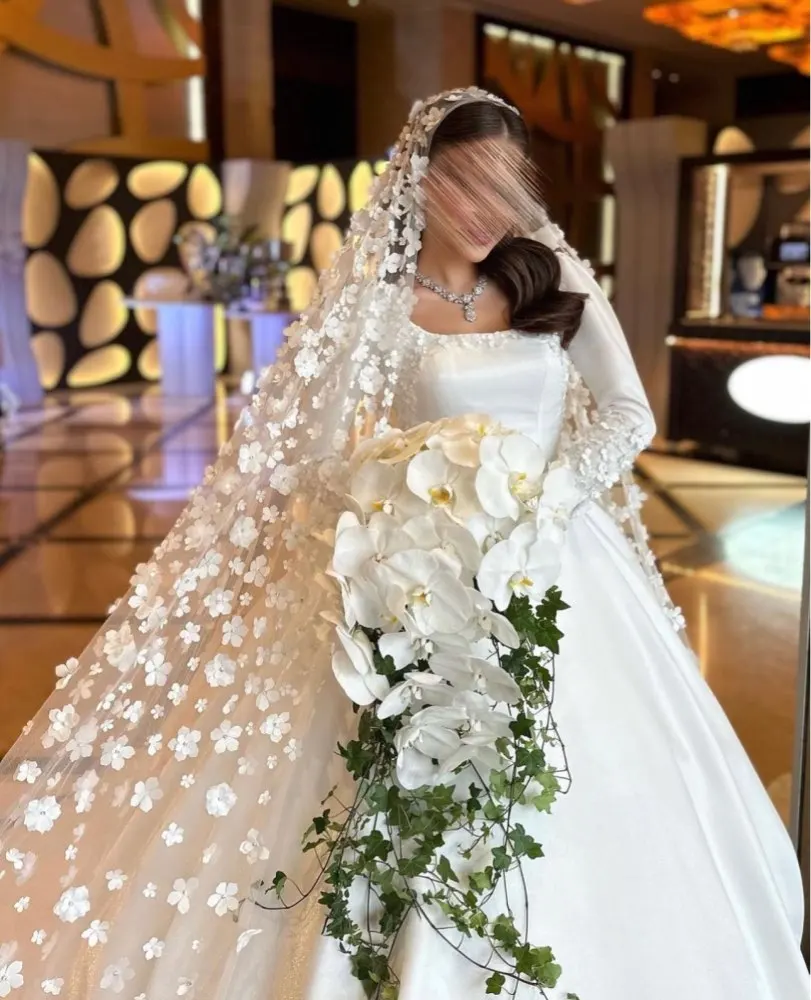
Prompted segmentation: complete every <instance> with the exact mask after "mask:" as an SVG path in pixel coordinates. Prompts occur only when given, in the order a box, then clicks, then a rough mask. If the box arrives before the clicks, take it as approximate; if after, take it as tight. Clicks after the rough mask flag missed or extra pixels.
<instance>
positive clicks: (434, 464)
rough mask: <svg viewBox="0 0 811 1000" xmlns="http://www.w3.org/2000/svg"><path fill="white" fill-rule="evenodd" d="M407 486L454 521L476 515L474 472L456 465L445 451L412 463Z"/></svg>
mask: <svg viewBox="0 0 811 1000" xmlns="http://www.w3.org/2000/svg"><path fill="white" fill-rule="evenodd" d="M406 482H407V484H408V488H409V489H410V490H411V492H412V493H413V494H414V495H415V496H417V497H419V498H420V499H421V500H422V501H424V502H425V503H427V504H430V505H431V506H432V507H437V508H440V509H441V510H444V511H447V512H448V513H449V514H451V515H452V516H454V517H458V518H460V519H464V518H466V517H469V516H470V515H471V514H474V513H475V512H476V509H477V506H478V505H477V503H476V490H475V478H474V475H473V471H472V470H471V469H468V468H465V467H464V466H461V465H456V464H454V463H453V462H451V461H450V459H448V458H446V456H445V455H444V454H443V452H441V451H438V450H428V451H421V452H420V453H419V455H415V456H414V458H412V459H411V461H410V462H409V463H408V471H407V472H406Z"/></svg>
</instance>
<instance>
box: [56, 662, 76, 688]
mask: <svg viewBox="0 0 811 1000" xmlns="http://www.w3.org/2000/svg"><path fill="white" fill-rule="evenodd" d="M78 669H79V661H78V660H77V659H76V657H75V656H72V657H71V658H70V659H69V660H65V662H64V663H60V664H59V666H58V667H57V668H56V676H57V677H58V678H59V680H58V681H57V682H56V690H57V691H61V690H62V689H63V688H66V687H67V686H68V684H70V682H71V680H72V679H73V677H74V675H75V674H76V671H77V670H78Z"/></svg>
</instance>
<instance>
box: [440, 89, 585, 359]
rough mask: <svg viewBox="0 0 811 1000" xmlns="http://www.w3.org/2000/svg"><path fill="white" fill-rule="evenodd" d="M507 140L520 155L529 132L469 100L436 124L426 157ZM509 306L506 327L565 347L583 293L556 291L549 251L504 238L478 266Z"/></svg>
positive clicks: (555, 266)
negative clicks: (554, 338) (550, 337)
mask: <svg viewBox="0 0 811 1000" xmlns="http://www.w3.org/2000/svg"><path fill="white" fill-rule="evenodd" d="M499 136H507V137H508V138H509V139H510V140H512V141H513V142H514V143H515V144H516V145H517V146H518V147H519V148H520V149H522V150H523V151H524V152H527V151H528V150H529V133H528V131H527V127H526V124H525V123H524V120H523V118H521V116H520V115H518V114H516V113H515V112H514V111H512V110H510V109H509V108H506V107H504V106H503V105H501V104H496V103H495V102H493V101H470V102H468V103H465V104H460V105H459V107H457V108H454V109H453V111H451V112H449V113H448V114H447V115H446V116H445V118H444V119H443V121H442V122H440V124H439V125H438V126H437V128H436V131H435V132H434V135H433V138H432V140H431V153H432V154H434V153H438V152H441V151H442V150H443V149H449V148H451V147H453V146H459V145H461V144H463V143H466V142H472V141H474V140H476V139H488V138H496V137H499ZM480 269H481V271H482V273H483V274H486V275H487V277H488V278H490V279H491V280H492V281H493V282H494V283H495V284H496V285H497V286H498V287H499V289H500V290H501V291H502V293H503V294H504V296H505V297H506V299H507V302H508V303H509V306H510V323H511V326H512V327H513V329H515V330H520V331H521V332H523V333H557V334H559V335H560V338H561V340H562V341H563V346H564V347H568V345H569V344H570V343H571V341H572V338H573V337H574V335H575V334H576V333H577V331H578V328H579V327H580V321H581V319H582V317H583V309H584V307H585V303H586V298H587V296H586V295H582V294H580V293H579V292H566V291H563V290H561V287H560V261H559V260H558V257H557V254H556V253H555V252H554V251H553V250H550V249H549V247H547V246H544V245H543V244H542V243H537V242H536V241H535V240H529V239H525V238H524V237H521V236H510V237H506V238H505V239H503V240H502V241H501V242H500V243H499V244H498V245H497V246H496V247H494V248H493V250H492V251H491V252H490V254H489V255H488V256H487V257H486V258H485V260H483V261H482V263H481V264H480Z"/></svg>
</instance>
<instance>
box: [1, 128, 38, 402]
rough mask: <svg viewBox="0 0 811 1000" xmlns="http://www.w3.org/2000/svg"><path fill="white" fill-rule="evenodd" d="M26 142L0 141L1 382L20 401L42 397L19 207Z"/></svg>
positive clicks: (26, 157)
mask: <svg viewBox="0 0 811 1000" xmlns="http://www.w3.org/2000/svg"><path fill="white" fill-rule="evenodd" d="M27 175H28V145H27V144H26V143H24V142H17V141H13V140H0V384H3V385H5V386H7V387H8V388H9V389H11V391H12V392H13V393H14V394H15V396H17V397H18V399H19V400H20V403H21V404H22V405H23V406H36V405H37V404H38V403H39V402H40V401H41V400H42V388H41V386H40V384H39V373H38V371H37V364H36V361H35V359H34V352H33V351H32V349H31V324H30V322H29V320H28V312H27V310H26V303H25V281H24V276H23V269H24V267H25V258H26V251H25V246H24V245H23V238H22V210H23V199H24V197H25V184H26V178H27Z"/></svg>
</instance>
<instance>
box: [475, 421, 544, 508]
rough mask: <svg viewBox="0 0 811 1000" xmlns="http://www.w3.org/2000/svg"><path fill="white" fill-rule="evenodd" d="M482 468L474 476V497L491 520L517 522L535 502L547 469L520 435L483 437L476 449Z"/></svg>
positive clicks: (536, 450)
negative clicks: (501, 519)
mask: <svg viewBox="0 0 811 1000" xmlns="http://www.w3.org/2000/svg"><path fill="white" fill-rule="evenodd" d="M479 455H480V457H481V467H480V468H479V470H478V472H477V473H476V494H477V496H478V498H479V502H480V503H481V505H482V507H483V508H484V510H485V511H486V513H488V514H490V515H491V516H492V517H511V518H512V519H513V520H518V518H519V517H520V516H521V513H522V511H523V510H524V509H526V507H527V506H528V505H530V504H532V503H533V502H535V501H537V499H538V497H539V496H540V494H541V482H542V477H543V471H544V468H545V466H546V462H545V460H544V456H543V452H542V451H541V449H540V448H539V447H538V445H537V444H535V442H534V441H531V440H530V439H529V438H528V437H524V435H523V434H508V435H506V436H504V437H496V436H490V437H485V438H484V439H483V440H482V443H481V445H480V447H479Z"/></svg>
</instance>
